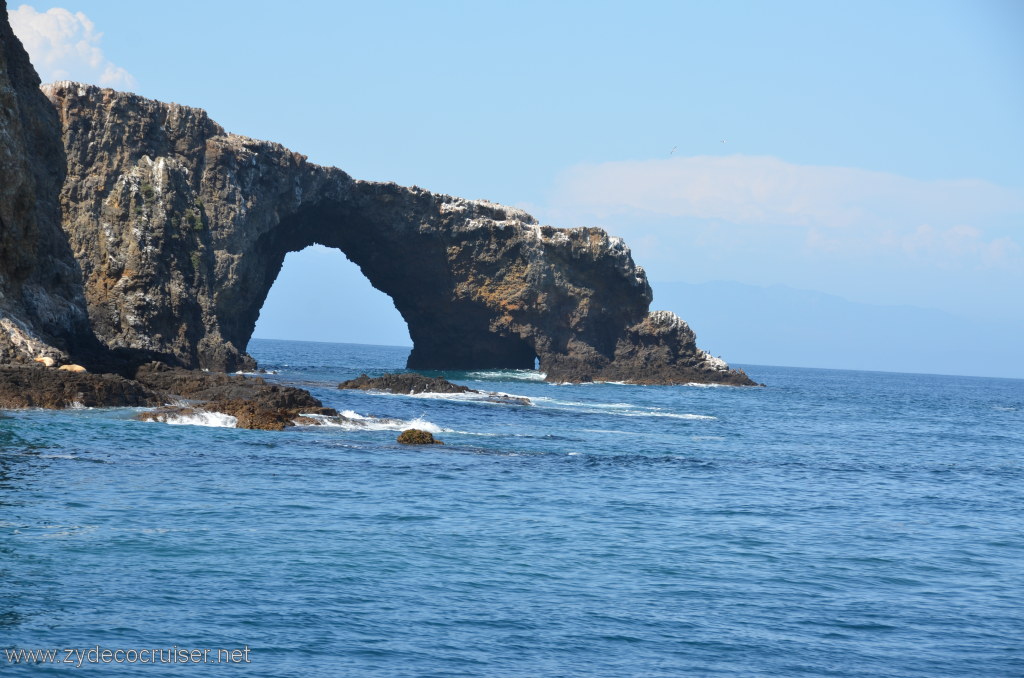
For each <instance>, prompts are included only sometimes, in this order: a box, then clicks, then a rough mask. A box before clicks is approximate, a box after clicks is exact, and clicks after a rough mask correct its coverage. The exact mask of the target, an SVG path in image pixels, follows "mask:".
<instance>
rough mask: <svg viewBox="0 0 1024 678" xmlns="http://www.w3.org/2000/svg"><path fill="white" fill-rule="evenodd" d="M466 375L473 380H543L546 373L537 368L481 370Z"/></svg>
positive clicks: (545, 377)
mask: <svg viewBox="0 0 1024 678" xmlns="http://www.w3.org/2000/svg"><path fill="white" fill-rule="evenodd" d="M466 376H468V377H469V378H470V379H473V380H475V381H544V380H545V379H547V376H548V375H547V374H546V373H544V372H539V371H537V370H481V371H479V372H470V373H469V374H468V375H466Z"/></svg>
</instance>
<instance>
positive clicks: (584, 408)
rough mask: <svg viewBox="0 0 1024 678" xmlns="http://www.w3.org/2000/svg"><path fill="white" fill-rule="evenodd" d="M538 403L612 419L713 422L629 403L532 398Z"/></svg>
mask: <svg viewBox="0 0 1024 678" xmlns="http://www.w3.org/2000/svg"><path fill="white" fill-rule="evenodd" d="M534 401H535V402H538V403H550V404H551V405H555V407H552V408H551V409H560V410H561V409H565V410H575V411H577V412H582V413H586V414H605V415H609V416H613V417H664V418H666V419H690V420H705V421H710V420H715V419H718V417H714V416H712V415H710V414H690V413H681V412H666V411H664V410H662V409H661V408H660V407H647V408H645V407H640V406H637V405H632V404H630V403H589V402H582V401H577V400H556V399H554V398H547V397H544V396H541V397H537V398H534Z"/></svg>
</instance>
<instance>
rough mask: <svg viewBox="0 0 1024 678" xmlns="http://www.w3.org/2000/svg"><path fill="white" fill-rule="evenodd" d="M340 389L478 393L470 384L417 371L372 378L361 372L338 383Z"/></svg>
mask: <svg viewBox="0 0 1024 678" xmlns="http://www.w3.org/2000/svg"><path fill="white" fill-rule="evenodd" d="M338 388H340V389H355V390H359V391H386V392H388V393H405V394H407V395H412V394H416V393H476V392H477V391H474V390H473V389H471V388H470V387H468V386H463V385H461V384H453V383H452V382H450V381H448V380H447V379H443V378H441V377H425V376H423V375H422V374H417V373H415V372H401V373H397V374H383V375H381V376H379V377H374V378H372V379H371V378H370V377H369V376H367V375H366V374H360V375H359V376H358V377H356V378H355V379H349V380H348V381H343V382H341V383H340V384H338Z"/></svg>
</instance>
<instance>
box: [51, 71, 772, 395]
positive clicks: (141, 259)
mask: <svg viewBox="0 0 1024 678" xmlns="http://www.w3.org/2000/svg"><path fill="white" fill-rule="evenodd" d="M44 91H45V92H46V93H47V95H48V96H49V98H50V100H51V101H52V102H53V104H54V105H55V106H56V108H57V111H58V113H59V117H60V120H61V125H62V136H63V141H64V147H65V151H66V155H67V162H68V173H67V179H66V181H65V184H64V189H63V192H62V194H61V202H62V208H63V214H64V227H65V230H66V231H67V234H68V237H69V240H70V243H71V247H72V249H73V252H74V255H75V258H76V259H77V260H78V261H79V263H80V265H81V269H82V274H83V276H84V280H85V298H86V301H87V302H88V311H89V318H90V321H91V324H92V328H93V330H94V331H95V332H96V335H97V336H98V337H99V338H100V340H101V341H103V342H104V343H105V344H106V345H107V346H109V347H129V348H132V349H137V350H142V351H147V352H151V353H152V354H153V355H159V356H161V357H162V358H163V359H165V360H167V361H168V362H176V363H179V364H181V365H184V366H187V367H204V368H209V369H216V370H236V369H240V368H251V367H252V366H253V361H252V360H251V358H249V357H248V356H247V355H246V354H245V348H246V345H247V344H248V341H249V338H250V336H251V334H252V331H253V328H254V326H255V323H256V319H257V317H258V315H259V311H260V308H261V307H262V305H263V302H264V300H265V299H266V296H267V293H268V291H269V290H270V286H271V285H272V284H273V282H274V279H275V277H276V276H277V274H278V272H279V271H280V268H281V264H282V262H283V260H284V256H285V254H287V253H288V252H291V251H298V250H301V249H303V248H305V247H307V246H309V245H312V244H314V243H320V244H322V245H326V246H328V247H334V248H337V249H340V250H341V251H342V252H344V253H345V255H346V256H348V258H349V259H351V260H352V261H354V262H355V263H356V264H357V265H359V267H360V268H361V270H362V271H363V273H364V274H365V275H366V276H367V278H368V279H369V281H370V282H371V284H373V286H374V287H376V288H377V289H379V290H381V291H383V292H385V293H386V294H388V295H389V296H390V297H391V298H392V300H393V301H394V303H395V307H396V308H397V309H398V311H399V312H400V313H401V314H402V316H403V318H404V319H405V321H406V323H407V324H408V327H409V333H410V336H411V338H412V340H413V343H414V348H413V350H412V353H411V355H410V357H409V361H408V366H409V367H410V368H422V369H477V368H532V367H533V366H534V360H535V358H539V360H540V365H541V369H543V370H545V371H546V372H547V374H548V378H549V379H550V380H554V381H587V380H591V379H594V380H601V379H604V380H623V381H637V382H643V383H685V382H691V381H694V382H722V383H735V384H750V383H752V382H751V381H750V380H749V379H748V378H747V377H746V375H744V374H742V373H741V372H735V371H732V370H729V369H728V366H727V365H726V364H725V363H724V362H722V361H720V360H718V359H714V358H711V357H710V356H709V355H707V354H706V353H705V352H703V351H701V350H700V349H698V348H697V347H696V344H695V338H694V336H693V332H692V331H690V329H689V328H688V327H687V326H686V324H685V323H683V322H682V321H681V320H679V319H678V318H676V317H675V316H674V315H672V314H668V313H663V312H662V313H654V314H648V307H649V304H650V301H651V289H650V286H649V285H648V283H647V280H646V276H645V275H644V272H643V269H641V268H639V267H638V266H636V265H635V264H634V263H633V260H632V257H631V255H630V252H629V249H628V248H627V247H626V246H625V244H624V243H623V242H622V240H621V239H619V238H615V237H611V236H609V235H608V234H607V233H605V232H604V231H603V230H601V229H596V228H571V229H559V228H553V227H551V226H541V225H539V224H538V223H537V221H536V220H535V219H534V218H533V217H531V216H530V215H529V214H527V213H525V212H523V211H521V210H518V209H514V208H511V207H505V206H502V205H497V204H493V203H489V202H485V201H472V200H464V199H462V198H456V197H452V196H447V195H439V194H434V193H431V192H429V191H426V190H423V189H421V188H417V187H412V188H408V187H402V186H398V185H395V184H393V183H375V182H366V181H358V180H355V179H353V178H352V177H350V176H349V175H347V174H346V173H345V172H343V171H341V170H339V169H336V168H331V167H321V166H318V165H315V164H312V163H309V162H307V160H306V158H305V157H304V156H302V155H299V154H297V153H294V152H292V151H289V150H287V149H285V148H283V147H282V146H280V145H278V144H274V143H270V142H264V141H257V140H253V139H249V138H246V137H241V136H237V135H232V134H228V133H226V132H225V131H224V130H223V129H222V128H221V127H220V126H219V125H217V124H216V123H215V122H213V121H212V120H210V118H209V117H208V116H207V115H206V113H205V112H204V111H202V110H199V109H195V108H188V107H185V106H180V105H177V104H167V103H161V102H158V101H152V100H148V99H144V98H142V97H139V96H135V95H132V94H125V93H120V92H115V91H112V90H109V89H101V88H98V87H93V86H87V85H80V84H76V83H69V82H62V83H56V84H54V85H50V86H47V87H45V88H44ZM336 293H341V291H334V290H310V294H319V295H321V297H322V298H323V303H324V312H325V313H329V312H330V302H331V298H332V296H333V295H334V294H336ZM354 321H356V322H358V319H354Z"/></svg>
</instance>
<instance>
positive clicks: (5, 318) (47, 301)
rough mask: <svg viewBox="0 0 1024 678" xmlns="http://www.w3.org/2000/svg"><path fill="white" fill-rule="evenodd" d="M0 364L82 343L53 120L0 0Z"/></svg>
mask: <svg viewBox="0 0 1024 678" xmlns="http://www.w3.org/2000/svg"><path fill="white" fill-rule="evenodd" d="M0 13H2V14H0V364H7V363H27V362H31V361H32V360H33V359H34V358H37V357H39V356H46V357H50V358H53V359H54V360H56V361H58V362H63V361H66V360H67V359H68V358H69V354H70V353H72V352H75V351H76V349H80V348H81V347H83V346H84V345H85V344H86V343H87V342H88V336H89V330H88V320H87V316H86V311H85V300H84V298H83V296H82V286H81V277H80V274H79V271H78V266H77V264H76V263H75V260H74V258H73V257H72V256H71V250H70V249H69V247H68V243H67V238H66V236H65V235H64V232H63V231H62V230H61V211H60V203H59V195H60V190H61V186H62V185H63V182H64V172H65V167H66V163H65V158H64V148H63V145H62V144H61V135H60V129H61V128H60V122H59V121H58V119H57V115H56V112H55V111H54V110H53V106H52V105H51V104H50V102H48V101H47V99H46V97H45V96H44V95H43V93H42V92H40V91H39V76H38V75H36V72H35V70H34V69H33V68H32V64H31V63H29V59H28V55H27V54H26V53H25V50H24V48H23V47H22V45H21V42H20V41H19V40H18V38H17V37H15V35H14V33H13V32H12V31H11V27H10V24H9V23H8V21H7V3H6V1H5V0H0Z"/></svg>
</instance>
